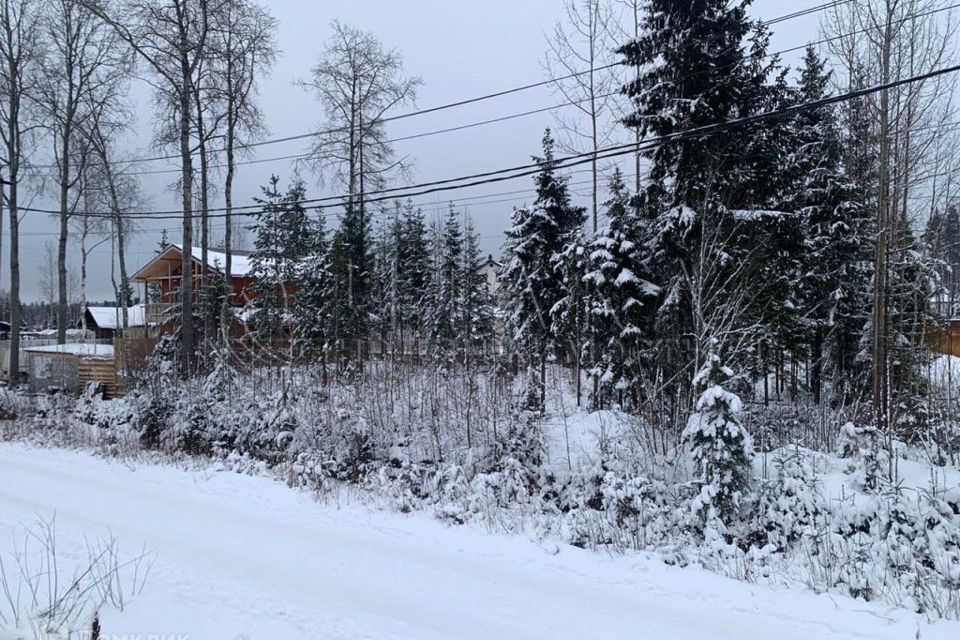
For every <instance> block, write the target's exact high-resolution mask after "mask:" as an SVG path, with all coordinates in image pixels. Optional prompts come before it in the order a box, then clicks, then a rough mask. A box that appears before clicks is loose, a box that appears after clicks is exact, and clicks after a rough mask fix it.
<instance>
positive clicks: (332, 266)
mask: <svg viewBox="0 0 960 640" xmlns="http://www.w3.org/2000/svg"><path fill="white" fill-rule="evenodd" d="M279 184H280V180H279V178H278V177H276V176H274V177H273V178H272V180H271V182H270V184H269V185H268V186H266V187H263V196H262V198H260V199H259V200H258V202H259V203H260V204H261V205H262V211H261V212H259V213H258V214H257V215H256V224H255V226H254V227H253V231H254V247H255V250H254V252H253V254H252V256H251V262H252V264H253V275H254V277H255V284H254V285H253V287H252V289H251V291H250V294H251V297H252V298H253V302H252V303H251V305H250V307H249V309H248V311H249V313H248V315H247V316H246V319H247V327H246V329H247V330H248V333H246V334H245V342H246V343H247V345H248V348H249V350H250V352H251V353H252V354H253V355H254V356H256V357H258V358H260V360H261V361H265V362H290V361H294V362H300V363H304V362H306V363H309V362H321V363H323V364H333V365H336V370H337V371H338V372H339V373H344V372H346V371H347V370H348V369H349V368H351V367H354V366H361V367H362V364H363V362H364V361H365V360H366V359H369V358H370V357H372V356H375V357H384V358H390V359H394V360H402V361H405V362H414V363H420V364H427V363H433V364H438V365H444V366H449V365H455V364H456V365H469V364H471V362H476V361H478V360H485V361H488V360H489V359H490V357H491V356H492V355H493V354H494V353H495V352H496V340H495V338H496V333H495V305H494V300H493V296H492V292H491V289H490V286H489V285H488V282H487V278H486V276H485V274H484V273H483V272H482V270H481V269H482V267H483V266H484V260H483V256H482V254H481V253H480V248H479V239H478V236H477V233H476V232H475V231H474V229H473V223H472V221H471V219H470V217H469V216H468V215H466V214H465V213H461V212H459V211H458V210H457V209H455V208H454V207H453V206H452V205H451V207H450V209H449V211H448V213H447V214H446V216H443V217H442V218H439V219H437V220H434V221H428V220H427V219H426V217H425V216H424V213H423V211H422V210H421V209H420V208H416V207H414V206H413V205H412V204H410V203H406V204H401V203H400V202H397V203H394V205H393V208H392V209H381V210H379V211H378V215H377V220H378V223H377V225H376V226H374V224H373V222H372V221H371V219H370V215H369V214H366V213H365V210H364V209H362V208H357V207H353V206H351V205H350V204H349V203H347V204H346V206H345V207H344V209H345V213H344V214H343V215H342V217H341V218H340V220H339V225H338V226H337V228H336V229H335V230H334V231H333V233H331V234H328V232H327V229H326V225H325V219H326V216H327V215H329V214H328V213H327V212H325V211H322V210H314V211H308V210H307V209H306V208H305V205H304V204H303V203H304V201H305V200H307V197H306V186H305V185H304V183H303V182H302V181H297V182H294V183H293V184H292V185H290V186H289V187H288V188H287V190H286V191H285V192H284V191H281V188H280V186H279Z"/></svg>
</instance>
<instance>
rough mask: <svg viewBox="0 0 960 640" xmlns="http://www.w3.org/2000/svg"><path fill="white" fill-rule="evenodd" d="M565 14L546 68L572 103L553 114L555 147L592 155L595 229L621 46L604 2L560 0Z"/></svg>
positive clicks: (552, 37) (550, 40) (551, 41)
mask: <svg viewBox="0 0 960 640" xmlns="http://www.w3.org/2000/svg"><path fill="white" fill-rule="evenodd" d="M564 11H565V17H564V19H563V20H561V21H559V22H557V24H556V26H555V27H554V29H553V33H552V34H551V35H550V36H549V37H548V43H549V49H548V51H547V55H546V58H545V60H544V69H545V70H546V72H547V75H548V77H549V78H550V79H551V80H553V84H554V87H555V88H556V91H557V93H559V94H560V96H561V97H562V98H563V100H564V101H565V102H566V103H567V104H568V105H570V107H573V109H572V111H573V112H574V113H575V114H576V115H574V116H569V115H566V113H567V112H566V111H564V112H557V113H556V114H554V118H555V119H556V121H557V124H558V125H559V127H558V129H559V132H560V134H561V135H560V136H558V140H557V142H558V146H559V147H560V148H561V149H562V150H564V151H568V152H570V153H582V152H588V153H592V154H594V155H593V157H592V159H591V162H590V173H591V178H592V185H591V191H590V193H591V219H592V222H593V232H594V233H596V231H597V219H598V215H599V214H598V208H599V201H600V195H599V194H600V167H599V163H598V160H597V156H596V153H597V151H598V150H599V149H600V148H602V147H603V146H605V145H607V144H608V143H609V142H610V140H611V138H612V136H613V133H614V131H615V130H616V128H617V127H616V126H615V125H616V118H615V111H614V108H615V101H616V95H617V91H616V89H617V85H618V80H617V78H616V76H615V75H614V70H613V68H611V67H612V65H613V64H614V63H615V61H616V57H615V53H614V51H615V49H616V48H617V45H618V44H619V43H618V42H617V38H616V35H615V26H616V20H615V18H614V11H613V8H612V6H611V5H610V4H609V1H608V0H564Z"/></svg>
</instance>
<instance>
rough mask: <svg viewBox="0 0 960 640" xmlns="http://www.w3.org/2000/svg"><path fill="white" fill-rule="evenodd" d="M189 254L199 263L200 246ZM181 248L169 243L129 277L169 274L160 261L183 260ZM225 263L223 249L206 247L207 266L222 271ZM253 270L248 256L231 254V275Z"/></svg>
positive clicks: (144, 277) (247, 272)
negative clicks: (217, 249)
mask: <svg viewBox="0 0 960 640" xmlns="http://www.w3.org/2000/svg"><path fill="white" fill-rule="evenodd" d="M190 253H191V255H192V256H193V259H194V260H196V262H197V264H200V263H201V258H202V257H203V250H202V249H201V248H200V247H192V248H191V252H190ZM182 256H183V249H182V245H179V244H171V245H169V246H168V247H167V248H166V249H164V250H163V251H161V252H160V253H159V254H158V255H156V256H154V257H153V259H151V260H150V262H148V263H147V264H145V265H143V266H142V267H140V269H138V270H137V272H136V273H134V274H133V275H132V276H130V279H131V280H133V281H138V282H139V281H141V280H146V279H150V278H151V277H158V276H164V275H168V274H169V269H170V268H171V267H170V265H169V264H168V265H167V266H166V267H163V266H160V265H161V263H163V262H167V263H171V262H180V261H181V260H183V258H182ZM226 264H227V254H226V253H224V252H223V251H215V250H213V249H207V267H209V268H210V269H213V270H215V271H220V272H222V271H223V269H224V267H225V266H226ZM252 272H253V263H252V261H251V260H250V256H249V255H246V254H241V253H234V254H233V255H232V256H231V260H230V275H231V276H233V277H244V276H249V275H251V273H252Z"/></svg>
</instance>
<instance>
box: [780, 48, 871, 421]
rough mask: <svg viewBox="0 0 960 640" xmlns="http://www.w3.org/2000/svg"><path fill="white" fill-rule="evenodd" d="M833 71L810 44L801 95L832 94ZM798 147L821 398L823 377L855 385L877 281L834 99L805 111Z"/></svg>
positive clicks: (805, 301) (790, 201)
mask: <svg viewBox="0 0 960 640" xmlns="http://www.w3.org/2000/svg"><path fill="white" fill-rule="evenodd" d="M830 76H831V74H830V72H829V71H827V70H826V68H825V64H824V62H823V60H822V59H820V57H819V56H818V55H817V54H816V52H815V51H814V50H813V48H812V47H811V48H808V49H807V52H806V56H805V58H804V66H803V70H802V73H801V77H800V87H799V92H798V100H799V101H800V102H802V103H806V102H813V101H817V100H821V99H823V98H825V97H827V95H828V88H829V85H830ZM793 126H794V143H793V148H794V149H795V150H794V152H793V153H792V154H790V165H791V166H790V167H789V170H790V171H792V172H793V173H794V175H795V179H796V187H795V190H794V192H793V193H792V194H791V195H790V196H789V197H788V198H787V206H788V207H789V208H790V209H791V210H793V211H798V212H799V213H801V214H802V215H803V218H804V221H805V232H804V236H805V238H804V246H803V252H802V255H803V257H804V261H803V277H802V279H801V280H800V282H799V284H800V296H799V298H800V300H799V302H800V305H801V307H802V308H803V310H804V314H805V316H806V318H807V330H808V331H807V340H808V342H809V345H810V363H811V369H810V385H811V391H812V393H813V397H814V401H815V402H818V403H819V402H820V399H821V390H822V387H823V382H824V378H827V379H829V380H832V381H834V382H835V383H836V384H835V385H834V391H835V392H837V393H839V394H841V395H840V397H838V398H837V399H838V400H841V401H842V399H843V398H842V394H844V393H847V392H848V391H849V389H850V388H851V386H852V384H851V383H852V381H851V376H852V375H853V373H854V371H853V362H852V359H851V358H852V356H853V355H854V354H853V353H852V352H850V351H849V345H851V344H856V342H857V341H858V339H859V336H860V335H862V331H863V325H862V323H863V320H864V318H865V316H866V309H865V308H857V307H858V306H860V305H863V304H865V303H866V302H867V301H866V300H865V298H864V296H863V295H862V294H863V292H865V291H867V290H868V288H869V286H870V284H869V280H870V274H869V272H868V270H866V269H865V268H864V265H865V264H866V263H867V262H868V260H869V251H870V248H869V246H868V243H867V238H866V233H865V231H866V229H865V226H866V220H865V217H866V215H867V214H866V212H865V211H864V203H863V200H862V198H861V196H860V193H859V191H858V189H857V186H856V185H855V184H854V183H853V181H852V180H851V178H850V176H848V175H847V173H846V171H845V168H844V164H843V145H842V138H841V133H840V123H839V120H838V118H837V115H836V112H835V110H834V109H832V108H831V107H821V108H818V109H809V110H805V111H802V112H801V113H799V114H798V115H797V116H796V119H795V120H794V122H793Z"/></svg>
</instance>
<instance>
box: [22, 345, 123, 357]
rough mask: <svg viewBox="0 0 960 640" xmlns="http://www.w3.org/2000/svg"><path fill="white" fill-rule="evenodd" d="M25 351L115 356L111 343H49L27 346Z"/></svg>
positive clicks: (85, 355) (86, 355)
mask: <svg viewBox="0 0 960 640" xmlns="http://www.w3.org/2000/svg"><path fill="white" fill-rule="evenodd" d="M24 351H28V352H30V353H54V354H63V355H72V356H80V357H84V358H105V359H110V358H113V345H110V344H87V343H80V342H71V343H67V344H48V345H44V346H42V347H27V348H26V349H24Z"/></svg>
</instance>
